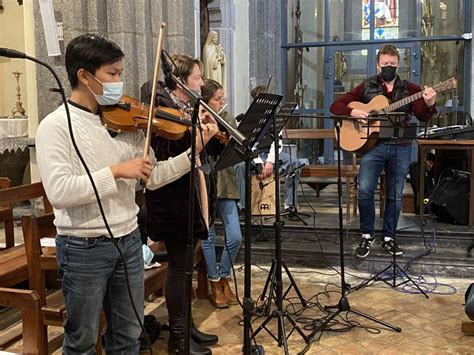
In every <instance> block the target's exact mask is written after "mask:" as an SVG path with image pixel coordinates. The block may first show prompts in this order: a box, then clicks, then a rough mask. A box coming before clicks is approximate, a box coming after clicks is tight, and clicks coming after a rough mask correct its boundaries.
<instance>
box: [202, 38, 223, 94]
mask: <svg viewBox="0 0 474 355" xmlns="http://www.w3.org/2000/svg"><path fill="white" fill-rule="evenodd" d="M202 61H203V64H204V78H205V79H212V80H215V81H217V82H218V83H219V84H221V85H222V87H223V88H224V92H225V88H226V73H225V55H224V51H223V49H222V46H221V45H220V44H219V37H218V35H217V32H215V31H209V34H208V35H207V40H206V44H205V45H204V49H203V51H202Z"/></svg>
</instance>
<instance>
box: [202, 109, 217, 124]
mask: <svg viewBox="0 0 474 355" xmlns="http://www.w3.org/2000/svg"><path fill="white" fill-rule="evenodd" d="M199 119H200V120H201V123H212V124H217V122H216V120H215V119H214V117H212V115H211V114H210V113H209V112H207V111H206V110H203V111H201V113H200V114H199Z"/></svg>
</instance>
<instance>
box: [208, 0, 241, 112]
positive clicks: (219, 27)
mask: <svg viewBox="0 0 474 355" xmlns="http://www.w3.org/2000/svg"><path fill="white" fill-rule="evenodd" d="M208 8H209V21H210V30H212V31H216V32H217V33H218V34H219V41H220V44H221V45H222V47H223V48H224V53H225V54H226V72H227V85H226V86H227V87H226V93H227V98H226V100H227V103H228V104H229V107H228V109H229V110H230V112H232V113H233V114H234V115H237V114H239V113H242V112H245V111H247V108H248V106H249V43H248V39H249V22H248V16H249V4H248V1H246V0H219V1H214V2H212V3H210V4H209V5H208Z"/></svg>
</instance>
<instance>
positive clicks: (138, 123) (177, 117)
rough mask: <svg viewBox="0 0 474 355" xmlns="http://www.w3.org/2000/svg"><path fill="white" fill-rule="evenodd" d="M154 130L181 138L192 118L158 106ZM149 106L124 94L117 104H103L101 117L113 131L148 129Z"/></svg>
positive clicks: (168, 137)
mask: <svg viewBox="0 0 474 355" xmlns="http://www.w3.org/2000/svg"><path fill="white" fill-rule="evenodd" d="M154 111H155V115H154V117H155V118H153V122H152V131H153V132H154V133H156V134H157V135H158V136H160V137H163V138H166V139H170V140H178V139H181V138H182V137H183V136H184V134H185V133H186V131H187V130H188V127H190V126H191V120H189V119H187V118H185V116H184V113H183V112H181V111H179V110H177V109H174V108H170V107H163V106H158V107H155V109H154ZM148 114H149V106H148V105H147V104H145V103H143V102H140V101H138V100H137V99H134V98H133V97H130V96H127V95H124V96H122V98H121V99H120V102H119V103H118V104H117V105H112V106H102V107H101V114H100V115H101V118H102V123H103V125H104V126H105V127H106V128H107V129H110V130H112V131H115V132H122V131H134V130H136V129H147V124H148Z"/></svg>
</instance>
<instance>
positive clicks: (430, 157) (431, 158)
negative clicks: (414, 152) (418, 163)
mask: <svg viewBox="0 0 474 355" xmlns="http://www.w3.org/2000/svg"><path fill="white" fill-rule="evenodd" d="M426 161H436V156H435V155H434V154H433V153H431V152H429V153H427V154H426Z"/></svg>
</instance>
